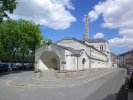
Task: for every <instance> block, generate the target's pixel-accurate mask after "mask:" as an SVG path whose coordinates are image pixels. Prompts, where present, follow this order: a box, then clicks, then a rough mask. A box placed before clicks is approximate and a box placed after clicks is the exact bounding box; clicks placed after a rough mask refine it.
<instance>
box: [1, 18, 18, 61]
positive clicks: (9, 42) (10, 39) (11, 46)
mask: <svg viewBox="0 0 133 100" xmlns="http://www.w3.org/2000/svg"><path fill="white" fill-rule="evenodd" d="M19 38H20V30H19V27H18V23H17V22H16V21H14V20H11V19H9V20H7V21H4V22H2V23H1V24H0V43H1V46H2V48H3V51H4V52H6V53H8V54H9V55H12V59H11V60H12V62H13V61H14V57H15V53H16V52H17V50H18V48H19V44H20V40H18V39H19Z"/></svg>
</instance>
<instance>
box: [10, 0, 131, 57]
mask: <svg viewBox="0 0 133 100" xmlns="http://www.w3.org/2000/svg"><path fill="white" fill-rule="evenodd" d="M16 1H17V2H18V5H17V8H16V10H15V11H14V13H13V14H8V15H9V16H10V17H11V18H12V19H15V20H18V19H25V20H29V21H33V22H35V23H36V24H39V25H40V29H41V32H42V34H43V36H44V38H48V39H51V40H52V41H53V42H56V41H58V40H61V39H62V38H65V37H74V38H77V39H83V34H84V28H85V26H84V15H88V16H89V38H90V39H98V38H102V39H105V40H108V41H109V44H110V51H111V52H113V53H115V54H121V53H123V52H126V51H128V50H131V49H132V48H133V17H132V16H133V6H132V5H133V0H16Z"/></svg>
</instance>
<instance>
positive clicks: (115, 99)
mask: <svg viewBox="0 0 133 100" xmlns="http://www.w3.org/2000/svg"><path fill="white" fill-rule="evenodd" d="M128 92H129V90H128V89H126V84H124V85H122V86H121V88H120V91H119V92H118V93H116V94H111V95H108V96H107V97H106V98H105V99H103V100H128ZM132 92H133V91H132Z"/></svg>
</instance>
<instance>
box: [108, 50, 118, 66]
mask: <svg viewBox="0 0 133 100" xmlns="http://www.w3.org/2000/svg"><path fill="white" fill-rule="evenodd" d="M110 56H111V63H112V67H113V68H117V67H118V59H117V55H116V54H114V53H112V52H111V53H110Z"/></svg>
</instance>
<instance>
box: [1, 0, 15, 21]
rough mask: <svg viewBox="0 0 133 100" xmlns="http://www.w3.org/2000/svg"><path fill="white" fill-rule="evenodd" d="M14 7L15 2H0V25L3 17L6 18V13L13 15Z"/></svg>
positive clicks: (7, 0)
mask: <svg viewBox="0 0 133 100" xmlns="http://www.w3.org/2000/svg"><path fill="white" fill-rule="evenodd" d="M16 5H17V2H16V0H0V23H1V22H2V21H3V18H4V17H8V15H7V14H6V12H9V13H13V11H14V9H16Z"/></svg>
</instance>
